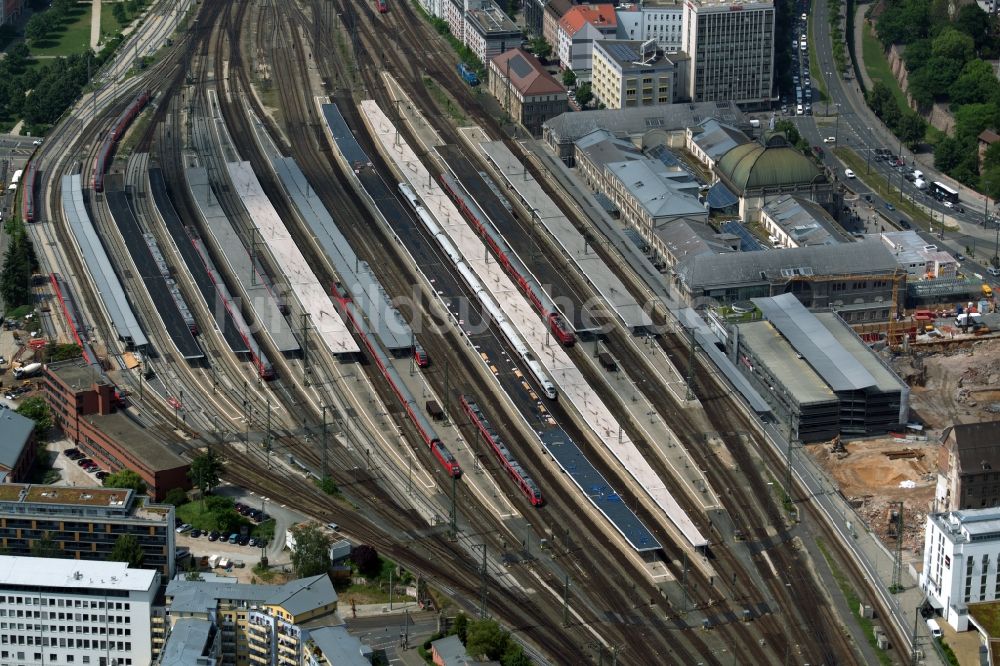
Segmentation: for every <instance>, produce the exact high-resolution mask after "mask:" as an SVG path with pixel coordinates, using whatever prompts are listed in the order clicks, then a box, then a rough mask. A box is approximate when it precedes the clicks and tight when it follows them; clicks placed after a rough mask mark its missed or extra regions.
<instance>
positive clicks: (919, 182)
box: [913, 178, 927, 190]
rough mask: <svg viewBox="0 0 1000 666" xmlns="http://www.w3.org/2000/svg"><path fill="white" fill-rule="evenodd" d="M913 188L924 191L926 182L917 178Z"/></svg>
mask: <svg viewBox="0 0 1000 666" xmlns="http://www.w3.org/2000/svg"><path fill="white" fill-rule="evenodd" d="M913 186H914V187H916V188H917V189H918V190H926V189H927V181H926V180H924V179H923V178H917V179H916V180H915V181H913Z"/></svg>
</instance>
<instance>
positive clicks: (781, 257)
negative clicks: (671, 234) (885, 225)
mask: <svg viewBox="0 0 1000 666" xmlns="http://www.w3.org/2000/svg"><path fill="white" fill-rule="evenodd" d="M795 269H804V270H805V271H811V273H812V274H813V275H850V274H871V273H879V274H881V273H892V272H893V271H894V270H895V269H896V260H895V259H894V258H893V256H892V254H891V253H890V252H889V250H887V249H886V248H885V246H884V245H883V244H882V243H881V242H880V241H878V240H877V239H866V240H864V241H860V242H857V243H841V244H839V245H817V246H807V247H794V248H790V249H787V250H777V251H774V252H738V253H735V254H726V255H701V256H697V257H689V258H687V259H685V260H684V261H681V262H679V263H678V264H677V268H676V270H677V275H678V276H679V277H680V279H681V280H682V281H683V282H684V283H685V284H686V285H688V288H689V289H708V288H712V287H715V286H720V287H721V286H726V285H751V284H764V283H767V282H770V281H771V280H774V281H776V282H780V281H781V280H782V279H783V271H789V270H795Z"/></svg>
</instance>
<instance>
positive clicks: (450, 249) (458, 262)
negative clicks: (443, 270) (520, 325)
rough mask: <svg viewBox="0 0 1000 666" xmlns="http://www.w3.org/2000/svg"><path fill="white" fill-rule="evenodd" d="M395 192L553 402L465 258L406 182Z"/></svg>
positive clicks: (541, 372) (542, 375) (550, 389)
mask: <svg viewBox="0 0 1000 666" xmlns="http://www.w3.org/2000/svg"><path fill="white" fill-rule="evenodd" d="M399 192H400V194H402V195H403V198H404V199H406V201H407V203H409V205H410V207H411V208H412V209H413V212H414V213H415V214H416V216H417V218H419V219H420V222H421V224H423V225H424V228H425V229H426V230H427V233H429V234H430V235H431V237H433V238H434V240H435V241H436V242H437V244H438V245H439V246H440V247H441V249H442V250H443V251H444V253H445V254H446V255H448V258H449V259H451V262H452V263H453V264H454V265H455V269H456V270H457V271H458V272H459V274H460V275H461V276H462V279H463V280H464V281H465V283H466V285H468V287H469V289H471V290H472V292H473V293H474V294H475V295H476V298H477V299H478V300H479V302H480V303H481V304H482V306H483V309H485V310H486V311H487V312H488V313H489V315H490V317H492V318H493V321H494V322H496V325H497V326H498V327H499V328H500V332H501V333H502V334H503V336H504V338H506V339H507V342H508V343H510V346H511V347H512V348H513V349H514V351H515V352H516V353H517V355H518V356H519V357H520V359H521V361H522V362H523V363H524V365H525V366H527V368H528V371H529V372H530V373H531V375H532V376H533V377H534V378H535V381H536V382H537V383H538V385H539V386H540V387H541V389H542V393H543V394H545V397H546V398H548V399H549V400H555V399H557V398H558V395H559V394H558V392H557V391H556V386H555V384H554V383H553V382H552V380H551V379H549V376H548V374H547V373H546V372H545V369H544V368H543V367H542V364H541V363H539V362H538V360H537V359H536V358H535V357H534V355H533V354H532V353H531V350H530V349H528V345H527V344H526V343H525V342H524V340H523V339H522V338H521V336H520V335H519V334H518V332H517V330H516V329H515V328H514V326H513V324H511V323H510V320H509V319H508V318H507V315H506V314H504V311H503V308H501V307H500V305H499V304H498V303H497V302H496V301H495V300H494V299H493V296H491V295H490V292H489V291H488V290H487V289H486V288H485V287H483V285H482V283H481V282H480V281H479V278H478V277H476V273H475V271H473V270H472V269H471V268H470V267H469V265H468V264H467V263H466V262H465V258H464V257H463V256H462V253H461V252H459V251H458V248H456V247H455V245H454V244H453V243H452V242H451V239H449V238H448V236H447V234H445V233H444V232H443V231H442V230H441V227H440V226H438V224H437V222H435V221H434V218H433V217H432V216H431V214H430V213H428V212H427V209H426V208H424V206H423V204H422V203H421V201H420V198H419V197H418V196H417V194H416V192H414V191H413V189H412V188H411V187H410V186H409V185H407V184H406V183H399Z"/></svg>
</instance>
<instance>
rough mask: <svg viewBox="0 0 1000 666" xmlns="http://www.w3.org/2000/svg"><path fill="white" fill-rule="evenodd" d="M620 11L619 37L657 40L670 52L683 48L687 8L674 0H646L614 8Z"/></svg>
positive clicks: (660, 45) (661, 46) (617, 11)
mask: <svg viewBox="0 0 1000 666" xmlns="http://www.w3.org/2000/svg"><path fill="white" fill-rule="evenodd" d="M615 13H617V14H618V37H619V38H620V39H637V40H639V41H643V42H644V41H646V40H647V39H655V40H656V44H657V46H659V47H660V48H661V49H663V50H664V51H666V52H668V53H673V52H676V51H679V50H680V49H681V44H682V42H683V40H682V39H681V35H682V32H681V29H682V27H683V16H684V8H683V5H682V4H681V2H679V1H677V2H674V1H672V0H647V1H646V2H639V3H634V4H629V5H619V6H618V7H616V8H615Z"/></svg>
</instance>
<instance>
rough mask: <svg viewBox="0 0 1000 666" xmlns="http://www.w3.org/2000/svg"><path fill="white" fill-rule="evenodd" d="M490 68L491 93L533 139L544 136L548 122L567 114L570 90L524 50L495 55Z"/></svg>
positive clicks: (517, 49)
mask: <svg viewBox="0 0 1000 666" xmlns="http://www.w3.org/2000/svg"><path fill="white" fill-rule="evenodd" d="M489 67H490V75H489V89H490V94H491V95H493V96H494V97H495V98H496V99H497V101H498V102H500V107H501V108H502V109H503V110H504V111H506V112H507V113H508V114H510V116H511V118H513V119H514V120H515V121H517V122H518V123H520V124H521V126H522V127H524V128H525V129H526V130H528V131H529V132H530V133H531V135H532V136H539V135H540V134H541V132H542V123H544V122H545V121H546V120H548V119H549V118H554V117H555V116H558V115H559V114H560V113H565V112H566V109H567V102H566V88H564V87H563V85H562V84H561V83H559V82H558V81H556V79H555V77H553V76H552V75H551V74H549V73H548V72H547V71H545V68H544V67H543V66H542V64H541V63H540V62H538V59H537V58H535V56H533V55H531V54H530V53H528V52H527V51H525V50H524V49H522V48H516V49H511V50H510V51H507V52H505V53H501V54H500V55H498V56H494V57H493V59H492V60H490V61H489Z"/></svg>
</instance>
